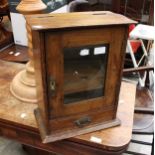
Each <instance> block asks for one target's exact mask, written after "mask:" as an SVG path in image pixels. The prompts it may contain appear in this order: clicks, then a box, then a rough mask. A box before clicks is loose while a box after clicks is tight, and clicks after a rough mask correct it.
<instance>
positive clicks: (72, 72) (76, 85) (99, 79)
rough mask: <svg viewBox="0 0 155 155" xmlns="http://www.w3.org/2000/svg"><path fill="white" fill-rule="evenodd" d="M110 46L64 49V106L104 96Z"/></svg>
mask: <svg viewBox="0 0 155 155" xmlns="http://www.w3.org/2000/svg"><path fill="white" fill-rule="evenodd" d="M108 48H109V46H108V44H106V45H105V44H104V45H95V46H86V47H75V48H65V49H64V104H68V103H75V102H78V101H83V100H88V99H92V98H96V97H101V96H103V95H104V80H105V73H106V63H107V53H108Z"/></svg>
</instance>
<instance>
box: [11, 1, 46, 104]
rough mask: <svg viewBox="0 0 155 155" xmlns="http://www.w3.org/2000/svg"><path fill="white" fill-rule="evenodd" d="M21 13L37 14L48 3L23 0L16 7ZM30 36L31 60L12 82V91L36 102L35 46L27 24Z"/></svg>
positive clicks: (31, 101) (21, 97) (25, 99)
mask: <svg viewBox="0 0 155 155" xmlns="http://www.w3.org/2000/svg"><path fill="white" fill-rule="evenodd" d="M16 9H17V10H18V11H19V12H20V13H21V14H23V15H27V14H37V13H42V11H43V10H44V9H46V5H45V4H44V3H43V2H42V1H41V0H22V1H21V2H20V3H19V5H18V6H17V8H16ZM26 29H27V38H28V54H29V62H28V63H27V64H26V68H25V69H24V70H22V71H21V72H19V73H18V74H17V75H16V76H15V78H14V79H13V81H12V83H11V87H10V90H11V93H12V94H13V95H14V96H15V97H16V98H18V99H19V100H21V101H24V102H29V103H36V102H37V95H36V83H35V78H34V67H33V46H32V36H31V29H30V28H29V26H28V25H26Z"/></svg>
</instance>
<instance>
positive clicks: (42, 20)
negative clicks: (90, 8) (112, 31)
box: [25, 11, 137, 30]
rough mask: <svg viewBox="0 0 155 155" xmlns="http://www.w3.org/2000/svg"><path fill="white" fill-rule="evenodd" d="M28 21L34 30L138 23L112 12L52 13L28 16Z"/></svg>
mask: <svg viewBox="0 0 155 155" xmlns="http://www.w3.org/2000/svg"><path fill="white" fill-rule="evenodd" d="M25 17H26V21H27V23H28V24H29V25H30V26H31V28H32V29H33V30H47V29H60V28H75V27H91V26H104V25H129V24H133V23H137V22H136V21H134V20H131V19H129V18H127V17H125V16H123V15H120V14H116V13H112V12H110V11H94V12H76V13H57V14H55V13H51V14H37V15H27V16H25Z"/></svg>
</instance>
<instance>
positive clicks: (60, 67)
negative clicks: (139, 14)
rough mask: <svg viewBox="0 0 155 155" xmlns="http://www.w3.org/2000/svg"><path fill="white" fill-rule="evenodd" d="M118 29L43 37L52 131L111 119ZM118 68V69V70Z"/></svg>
mask: <svg viewBox="0 0 155 155" xmlns="http://www.w3.org/2000/svg"><path fill="white" fill-rule="evenodd" d="M124 30H125V29H122V28H121V27H120V28H119V27H118V28H117V29H114V28H113V27H111V28H94V29H82V30H80V29H77V30H76V31H75V30H74V31H72V30H67V31H66V30H65V31H63V30H61V31H57V32H54V31H49V32H48V33H47V34H46V35H45V50H46V54H45V59H46V62H47V64H46V69H47V73H46V79H47V83H48V86H47V87H48V108H49V109H50V113H49V118H50V120H51V122H50V123H51V126H52V128H53V130H59V129H61V126H62V125H63V128H65V127H64V126H65V125H66V128H68V127H72V128H74V127H75V128H76V127H81V126H85V125H88V126H89V125H91V124H93V121H94V122H101V118H102V120H103V121H106V120H107V121H108V120H111V119H113V117H114V114H113V113H114V111H115V105H116V104H117V103H115V102H116V98H115V96H116V93H115V92H117V91H116V90H117V89H119V88H118V86H117V81H119V80H120V79H119V77H120V70H121V67H122V62H121V59H122V56H123V55H122V50H121V49H122V42H123V37H124V35H123V33H124ZM118 68H120V69H118Z"/></svg>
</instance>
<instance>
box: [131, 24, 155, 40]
mask: <svg viewBox="0 0 155 155" xmlns="http://www.w3.org/2000/svg"><path fill="white" fill-rule="evenodd" d="M154 34H155V29H154V26H150V25H143V24H138V25H137V26H136V27H135V28H134V29H133V30H132V31H131V32H130V38H139V39H145V40H154Z"/></svg>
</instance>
